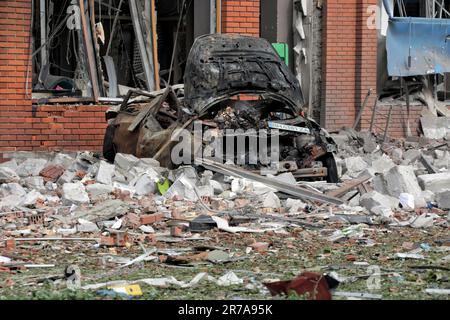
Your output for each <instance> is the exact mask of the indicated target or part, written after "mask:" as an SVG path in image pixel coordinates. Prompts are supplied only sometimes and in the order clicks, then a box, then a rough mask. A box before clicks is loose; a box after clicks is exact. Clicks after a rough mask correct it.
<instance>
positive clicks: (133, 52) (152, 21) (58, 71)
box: [32, 0, 215, 103]
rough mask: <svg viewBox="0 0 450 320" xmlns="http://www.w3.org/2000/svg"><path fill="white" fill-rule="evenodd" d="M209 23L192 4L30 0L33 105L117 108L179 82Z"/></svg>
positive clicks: (133, 0)
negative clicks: (133, 95) (121, 101)
mask: <svg viewBox="0 0 450 320" xmlns="http://www.w3.org/2000/svg"><path fill="white" fill-rule="evenodd" d="M196 5H197V4H196ZM197 6H198V5H197ZM81 7H84V9H85V10H84V12H82V10H81V9H80V8H81ZM213 9H214V10H215V8H213ZM214 10H211V14H212V12H213V11H214ZM206 24H207V27H208V30H209V27H210V26H209V24H210V19H204V18H201V19H197V20H196V18H195V17H194V1H193V0H165V1H158V0H129V1H126V0H110V1H100V0H81V1H80V0H63V1H55V0H35V1H34V3H33V26H32V27H33V28H32V29H33V31H32V45H33V55H32V64H33V80H32V89H33V90H32V92H33V99H34V101H35V102H36V100H37V101H38V102H42V103H52V102H85V101H86V102H93V101H94V102H98V101H102V102H108V101H109V102H114V101H116V100H114V99H116V98H121V97H124V96H125V95H126V94H127V93H128V92H129V90H130V89H140V90H144V91H155V90H159V87H160V85H161V86H163V87H164V86H165V85H166V83H167V82H170V84H171V85H174V84H180V83H183V82H184V79H183V78H184V72H185V66H186V61H187V55H188V53H189V51H190V48H191V46H192V44H193V42H194V38H195V34H196V33H198V32H199V30H200V32H203V31H201V30H203V29H202V26H203V25H205V26H206ZM199 26H200V27H199ZM194 29H195V30H194ZM197 29H199V30H197ZM172 57H173V58H172ZM102 97H103V98H102ZM110 98H113V99H110ZM40 99H42V100H40ZM39 100H40V101H39Z"/></svg>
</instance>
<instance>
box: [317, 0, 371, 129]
mask: <svg viewBox="0 0 450 320" xmlns="http://www.w3.org/2000/svg"><path fill="white" fill-rule="evenodd" d="M377 3H378V1H377V0H328V1H326V5H325V7H324V20H323V37H324V39H323V43H324V47H323V88H322V89H323V90H322V92H323V93H324V94H323V97H322V99H323V100H322V105H323V106H322V107H323V109H324V111H325V112H324V113H325V115H324V116H323V118H322V119H321V122H322V125H324V126H325V127H326V128H327V129H329V130H334V129H339V128H342V127H343V126H352V124H353V121H354V120H355V117H356V114H357V113H358V111H359V108H360V106H361V104H362V102H363V101H364V97H365V95H366V94H367V91H368V89H369V88H373V89H374V90H376V84H377V30H376V29H372V30H371V29H369V28H368V27H367V19H368V18H369V17H370V13H367V9H368V6H369V5H376V4H377ZM375 97H376V93H375V91H374V94H373V95H372V98H371V99H370V100H369V102H368V105H369V106H372V105H373V102H374V100H373V99H374V98H375Z"/></svg>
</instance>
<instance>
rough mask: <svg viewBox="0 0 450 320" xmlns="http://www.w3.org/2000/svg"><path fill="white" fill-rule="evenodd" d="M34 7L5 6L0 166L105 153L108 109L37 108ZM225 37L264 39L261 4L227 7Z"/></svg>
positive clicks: (16, 2)
mask: <svg viewBox="0 0 450 320" xmlns="http://www.w3.org/2000/svg"><path fill="white" fill-rule="evenodd" d="M35 3H36V2H35ZM31 6H32V0H13V1H0V98H1V99H0V162H2V161H5V159H4V158H3V156H4V154H5V153H6V154H7V153H10V152H15V151H32V150H92V151H101V149H102V144H103V135H104V130H105V128H106V126H107V123H106V121H105V111H106V109H107V108H108V107H107V106H105V105H100V104H93V105H92V104H91V105H83V104H80V103H79V102H78V103H76V102H75V101H72V102H69V101H70V99H66V100H67V101H66V102H62V101H61V102H59V104H53V103H52V104H48V103H46V102H43V103H42V104H41V105H39V104H38V103H37V102H38V101H36V100H35V101H34V104H33V100H32V96H31V94H32V93H31V91H32V63H31V58H30V57H31V52H32V48H31V32H32V30H31V25H32V8H31ZM222 31H223V32H226V33H240V34H250V35H253V36H259V0H251V1H223V6H222ZM169 56H170V55H169ZM169 62H170V61H169ZM104 71H105V73H106V69H105V70H104ZM118 76H119V77H120V76H123V74H118Z"/></svg>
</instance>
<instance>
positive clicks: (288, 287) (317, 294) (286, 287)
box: [264, 272, 331, 300]
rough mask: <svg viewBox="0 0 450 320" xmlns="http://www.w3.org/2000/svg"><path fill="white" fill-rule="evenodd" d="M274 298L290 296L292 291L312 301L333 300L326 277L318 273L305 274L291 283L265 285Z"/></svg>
mask: <svg viewBox="0 0 450 320" xmlns="http://www.w3.org/2000/svg"><path fill="white" fill-rule="evenodd" d="M264 285H265V286H266V287H267V289H269V292H270V294H271V295H272V296H276V295H283V294H284V295H288V294H290V292H291V291H293V292H295V293H297V294H298V295H303V294H306V295H308V298H309V299H310V300H331V293H330V288H329V286H328V282H327V279H326V277H325V276H323V275H322V274H320V273H316V272H303V273H302V274H300V275H299V276H298V277H297V278H295V279H293V280H289V281H277V282H272V283H264Z"/></svg>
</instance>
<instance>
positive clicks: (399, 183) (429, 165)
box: [0, 130, 450, 298]
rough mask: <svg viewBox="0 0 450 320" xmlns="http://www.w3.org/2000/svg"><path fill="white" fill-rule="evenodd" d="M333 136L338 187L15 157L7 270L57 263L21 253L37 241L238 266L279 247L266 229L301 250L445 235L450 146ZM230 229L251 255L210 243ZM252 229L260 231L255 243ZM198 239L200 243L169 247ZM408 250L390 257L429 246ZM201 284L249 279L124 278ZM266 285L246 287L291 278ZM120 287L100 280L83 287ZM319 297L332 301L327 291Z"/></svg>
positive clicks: (155, 259) (3, 217) (228, 169)
mask: <svg viewBox="0 0 450 320" xmlns="http://www.w3.org/2000/svg"><path fill="white" fill-rule="evenodd" d="M333 138H334V139H335V140H336V141H337V143H338V145H339V150H340V151H339V154H338V156H336V159H337V166H338V172H339V175H340V177H341V182H340V183H337V184H332V183H327V182H326V181H296V178H295V177H294V175H293V174H292V173H291V172H285V173H281V174H279V175H277V176H271V175H270V174H269V175H268V176H262V175H258V174H256V173H254V172H250V171H247V170H245V169H242V168H239V167H236V166H234V165H226V166H225V165H222V164H220V163H216V162H214V161H212V160H207V159H202V161H201V162H199V164H198V165H196V166H182V167H179V168H177V169H173V170H169V169H167V168H164V167H161V166H160V164H159V162H158V161H156V160H154V159H152V158H142V159H139V158H137V157H135V156H133V155H129V154H122V153H118V154H117V155H116V156H115V159H114V163H109V162H107V161H105V160H102V159H101V157H100V156H99V155H97V154H94V153H90V152H78V153H77V154H63V153H56V154H48V153H45V154H39V153H27V152H19V153H16V154H14V155H13V157H12V158H11V159H10V161H8V162H5V163H2V164H0V183H1V185H0V196H1V198H0V236H1V238H2V239H5V241H3V243H1V244H0V248H3V249H2V252H3V253H2V254H1V256H0V258H1V259H2V260H1V261H0V266H1V268H2V269H1V270H2V271H7V272H8V273H9V272H20V270H22V271H23V270H24V269H27V268H28V269H31V268H46V267H55V264H53V263H52V264H48V260H47V261H45V259H42V257H41V258H39V259H36V260H34V259H35V258H36V256H34V255H31V256H29V257H28V258H24V252H25V251H27V250H29V249H30V247H31V248H32V247H33V245H31V246H29V245H28V244H30V243H31V244H36V243H47V242H57V243H59V242H62V243H66V244H67V243H80V242H81V243H85V244H86V243H89V247H87V248H85V249H86V250H93V249H95V250H104V249H107V250H110V249H113V248H117V249H120V248H122V249H121V250H124V251H120V252H122V253H123V254H124V253H126V252H128V250H134V251H130V252H135V251H136V248H143V249H144V253H143V254H139V255H138V256H137V257H133V258H129V257H121V256H118V255H117V254H118V252H117V251H115V252H114V254H112V255H111V254H108V255H107V256H103V257H102V259H103V260H102V261H103V262H102V263H103V264H104V263H106V264H108V263H109V264H111V263H112V264H113V265H116V266H117V265H119V269H123V268H124V267H131V266H133V265H134V264H142V263H145V262H151V263H157V264H172V265H173V264H175V265H183V266H192V265H195V264H196V263H214V264H217V263H236V262H238V261H241V260H242V259H247V258H249V254H251V252H254V253H255V254H262V255H264V254H267V253H268V252H271V251H274V250H273V249H274V242H273V241H276V240H267V241H264V240H265V239H266V238H264V237H268V236H271V237H272V239H273V238H274V237H275V238H277V237H278V238H280V239H285V238H286V237H288V238H287V239H294V240H295V239H297V240H298V241H302V240H300V239H302V238H301V237H305V238H304V241H303V242H302V243H303V245H305V243H309V245H310V243H311V241H312V238H311V235H312V232H313V234H314V236H313V237H318V239H319V238H320V239H323V240H324V241H326V242H328V243H330V244H331V245H333V244H336V245H342V243H343V242H345V241H359V242H361V241H362V242H361V243H365V245H367V246H371V245H373V243H372V242H373V239H370V237H372V236H373V232H375V229H374V230H372V228H381V230H388V229H385V228H396V227H411V228H415V229H424V230H425V229H428V228H434V229H433V230H436V228H437V229H438V230H441V231H440V232H444V233H445V232H448V228H449V219H450V216H449V215H448V210H449V209H450V201H449V199H450V197H449V195H450V171H449V159H450V156H449V150H448V144H447V143H444V142H443V141H441V142H439V141H434V142H433V143H430V141H425V140H423V139H421V140H420V141H418V142H411V141H403V142H396V143H391V144H383V145H378V144H377V143H376V140H375V139H374V137H369V136H367V135H366V134H363V133H359V132H355V131H353V130H344V131H341V132H340V133H339V134H334V135H333ZM422 140H423V141H422ZM298 230H303V231H302V232H303V234H302V235H301V237H300V235H297V236H294V238H292V237H291V238H289V235H291V236H292V234H295V233H296V232H298ZM230 233H231V234H239V236H240V237H241V238H242V244H243V245H244V247H245V249H244V250H237V251H236V250H233V249H230V248H228V249H226V248H224V247H222V246H217V245H212V244H211V241H212V240H213V238H214V237H215V238H216V240H215V243H216V244H217V243H218V241H219V243H221V240H218V239H219V237H225V238H226V234H230ZM305 233H306V236H305ZM368 234H369V236H368ZM370 234H372V236H370ZM248 235H255V237H254V238H251V239H250V240H249V239H248ZM257 235H259V236H260V237H262V240H263V241H260V240H259V239H257ZM226 239H228V238H226ZM308 239H309V240H308ZM198 241H201V243H202V244H203V245H202V246H195V247H187V248H186V247H185V248H184V249H180V248H178V249H174V248H173V247H171V246H172V245H174V244H176V245H178V246H179V245H180V244H184V245H188V244H189V243H192V242H198ZM289 241H292V240H289ZM447 244H448V241H447ZM443 245H444V248H448V247H445V243H443ZM145 246H147V247H148V246H152V247H153V249H148V248H147V249H146V248H145ZM75 247H77V246H75ZM102 248H103V249H102ZM108 248H109V249H108ZM409 248H410V249H411V250H410V252H406V253H405V252H403V253H401V252H400V253H399V252H397V253H396V254H395V256H394V258H402V257H403V258H417V257H422V258H423V256H422V255H420V252H421V250H422V249H420V248H419V249H420V250H419V251H417V248H412V247H409ZM66 250H67V249H66ZM138 250H139V249H138ZM32 251H33V252H35V250H32ZM18 252H21V253H22V254H18ZM69 252H70V251H69ZM108 252H109V253H110V252H111V251H108ZM444 252H445V250H444ZM347 258H348V256H347ZM447 258H448V256H447ZM105 259H106V260H105ZM36 261H45V262H46V263H44V264H42V263H38V262H36ZM226 270H228V269H226ZM317 276H319V277H321V276H322V275H321V274H313V275H309V277H310V278H311V279H314V277H317ZM302 277H304V276H300V278H302ZM327 277H328V278H327V281H328V284H329V282H330V279H334V280H333V281H335V282H336V281H337V282H342V281H343V280H342V279H341V278H342V277H341V278H339V276H338V275H336V274H335V275H334V276H333V277H331V278H330V275H327ZM300 278H299V279H300ZM305 279H306V280H304V281H305V282H303V280H302V282H301V283H303V284H302V287H301V288H293V290H294V291H296V292H301V293H305V292H309V291H308V290H307V289H305V288H307V287H303V285H306V286H308V281H309V280H308V279H309V278H305ZM200 280H202V281H203V280H206V281H209V282H213V283H215V284H216V285H219V286H220V285H242V283H243V280H242V279H241V278H239V277H238V276H237V275H236V274H235V273H234V272H233V271H231V270H228V272H227V273H225V275H223V276H222V277H220V278H218V279H216V278H215V277H213V276H211V275H209V274H207V273H199V274H197V276H196V277H195V278H194V279H192V280H191V281H187V282H184V281H178V280H177V279H176V278H174V277H169V278H167V277H164V278H151V279H150V278H146V279H140V280H136V281H129V282H127V285H136V284H138V283H143V284H146V285H150V286H156V287H167V286H176V287H179V288H186V287H191V286H194V285H198V283H199V282H200ZM272 280H274V279H272ZM295 281H297V280H294V281H293V282H292V283H296V282H295ZM266 282H267V281H262V280H261V281H250V283H249V282H248V281H247V282H246V285H245V286H246V288H247V289H249V290H256V289H257V290H260V292H265V294H267V293H269V292H270V293H272V294H275V293H274V292H278V293H279V292H284V291H285V290H287V289H286V288H285V286H286V285H288V284H289V283H288V282H282V286H281V287H278V286H279V285H281V284H276V283H277V282H273V281H272V282H270V281H269V283H266ZM263 283H266V285H267V288H269V291H267V288H266V287H265V286H264V285H263ZM113 285H115V283H110V282H107V283H103V282H102V283H94V284H91V285H86V286H84V287H83V288H84V289H99V288H102V287H111V286H113ZM289 285H291V284H289ZM324 286H325V287H327V285H326V284H324ZM331 287H332V286H331V285H330V288H331ZM274 288H277V289H274ZM289 288H290V287H289ZM327 288H328V287H327ZM291 289H292V288H291ZM108 292H109V291H108V290H106V293H105V292H103V294H109V293H110V292H109V293H108ZM349 294H350V293H349ZM341 295H344V296H346V297H353V298H354V297H355V296H354V295H352V294H350V295H345V294H343V293H342V292H341ZM336 296H339V294H337V295H336ZM357 296H358V295H357ZM321 297H331V296H330V295H329V294H325V293H324V294H322V295H321ZM360 297H363V296H360ZM377 297H378V296H377ZM310 298H319V297H314V296H312V297H310ZM363 298H364V297H363Z"/></svg>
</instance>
